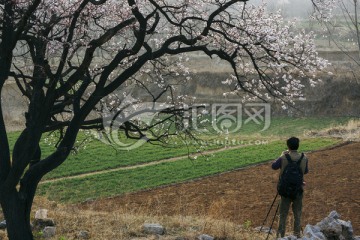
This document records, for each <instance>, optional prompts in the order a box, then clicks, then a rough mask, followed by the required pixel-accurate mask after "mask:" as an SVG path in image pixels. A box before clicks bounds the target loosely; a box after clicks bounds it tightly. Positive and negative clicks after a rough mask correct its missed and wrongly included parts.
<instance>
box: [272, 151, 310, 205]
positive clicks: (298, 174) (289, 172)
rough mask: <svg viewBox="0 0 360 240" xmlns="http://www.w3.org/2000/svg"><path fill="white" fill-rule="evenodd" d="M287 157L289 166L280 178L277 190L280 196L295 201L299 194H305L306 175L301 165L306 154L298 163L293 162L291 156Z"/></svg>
mask: <svg viewBox="0 0 360 240" xmlns="http://www.w3.org/2000/svg"><path fill="white" fill-rule="evenodd" d="M285 157H286V159H287V161H288V164H287V165H286V166H285V169H284V171H283V173H282V174H281V176H280V179H279V183H278V187H277V190H278V193H279V195H280V196H283V197H287V198H290V199H295V198H296V197H297V196H298V194H300V193H302V192H303V188H302V185H303V180H304V174H303V171H302V170H301V167H300V164H301V160H302V159H303V158H304V154H303V153H302V154H301V157H300V159H299V160H298V161H296V162H294V161H292V160H291V157H290V155H289V154H285Z"/></svg>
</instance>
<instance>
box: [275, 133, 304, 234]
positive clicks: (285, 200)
mask: <svg viewBox="0 0 360 240" xmlns="http://www.w3.org/2000/svg"><path fill="white" fill-rule="evenodd" d="M299 143H300V140H299V139H298V138H296V137H291V138H289V139H288V140H287V141H286V144H287V147H288V150H287V151H284V152H283V153H282V155H281V156H280V158H278V159H277V160H276V161H275V162H273V163H272V166H271V167H272V169H274V170H277V169H280V176H282V174H283V172H284V169H285V167H286V166H287V165H288V159H287V157H286V155H287V154H288V155H289V156H290V159H291V161H295V162H297V161H298V160H300V159H301V158H302V159H301V161H300V169H301V171H302V174H307V173H308V172H309V169H308V159H307V158H306V156H305V155H303V154H300V153H298V152H297V150H298V148H299ZM304 184H305V182H303V185H304ZM301 188H302V186H301ZM302 199H303V191H302V189H301V191H300V192H299V193H297V195H296V197H295V198H293V199H292V198H289V197H284V196H281V201H280V222H279V228H278V233H277V234H278V236H279V235H280V236H281V237H284V236H285V227H286V218H287V215H288V212H289V208H290V205H291V203H292V211H293V214H294V235H295V236H297V237H300V231H301V225H300V221H301V212H302Z"/></svg>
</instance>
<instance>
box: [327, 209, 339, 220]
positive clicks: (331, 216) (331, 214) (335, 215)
mask: <svg viewBox="0 0 360 240" xmlns="http://www.w3.org/2000/svg"><path fill="white" fill-rule="evenodd" d="M328 217H329V218H334V219H340V214H339V213H338V212H337V211H335V210H334V211H331V212H330V214H329V216H328Z"/></svg>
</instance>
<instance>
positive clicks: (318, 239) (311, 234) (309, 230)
mask: <svg viewBox="0 0 360 240" xmlns="http://www.w3.org/2000/svg"><path fill="white" fill-rule="evenodd" d="M304 237H305V238H307V239H312V240H326V237H325V235H324V234H323V233H322V232H321V231H320V227H319V226H311V225H309V224H308V225H306V227H305V229H304Z"/></svg>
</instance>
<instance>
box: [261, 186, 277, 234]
mask: <svg viewBox="0 0 360 240" xmlns="http://www.w3.org/2000/svg"><path fill="white" fill-rule="evenodd" d="M278 195H279V193H278V192H276V195H275V198H274V200H273V202H272V204H271V206H270V209H269V211H268V213H267V214H266V217H265V219H264V222H263V223H262V225H261V228H260V231H259V232H261V230H262V228H263V227H264V224H265V222H266V220H267V218H268V217H269V214H270V212H271V209H272V207H273V206H274V203H275V201H276V198H277V196H278ZM279 206H280V203H278V205H277V207H276V211H275V214H274V217H273V219H272V222H271V226H270V228H269V231H268V234H267V236H266V240H268V238H269V235H270V233H271V230H272V226H273V224H274V221H275V217H276V214H277V212H278V211H279Z"/></svg>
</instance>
